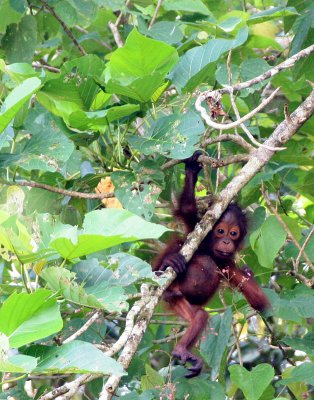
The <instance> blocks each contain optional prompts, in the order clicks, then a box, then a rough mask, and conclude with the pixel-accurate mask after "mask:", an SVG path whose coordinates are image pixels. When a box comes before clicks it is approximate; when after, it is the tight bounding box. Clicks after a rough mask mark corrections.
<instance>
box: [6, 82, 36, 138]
mask: <svg viewBox="0 0 314 400" xmlns="http://www.w3.org/2000/svg"><path fill="white" fill-rule="evenodd" d="M40 85H41V81H40V79H38V78H36V77H33V78H28V79H26V80H25V81H24V82H23V83H22V84H20V85H19V86H17V87H16V88H14V89H13V90H12V92H11V93H10V94H9V95H8V97H7V98H6V99H5V100H4V102H3V104H2V107H1V111H2V113H1V115H0V133H1V132H2V131H3V130H4V129H5V128H6V127H7V126H8V125H9V123H10V121H11V120H12V118H14V117H15V115H16V114H17V113H18V111H19V110H20V109H21V108H22V107H23V105H24V104H25V103H26V102H27V101H28V100H29V99H30V98H31V97H32V95H33V94H34V93H35V92H37V90H38V89H39V87H40Z"/></svg>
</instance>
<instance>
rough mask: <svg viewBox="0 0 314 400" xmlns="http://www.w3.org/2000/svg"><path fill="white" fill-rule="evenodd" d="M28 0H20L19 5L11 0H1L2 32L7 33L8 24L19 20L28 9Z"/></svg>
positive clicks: (0, 26)
mask: <svg viewBox="0 0 314 400" xmlns="http://www.w3.org/2000/svg"><path fill="white" fill-rule="evenodd" d="M26 7H27V2H26V0H20V1H19V6H18V7H16V6H15V5H14V4H12V1H11V0H1V2H0V15H1V18H0V33H5V31H6V28H7V26H8V25H10V24H13V23H17V22H19V21H20V20H21V19H22V17H23V14H24V12H25V10H26Z"/></svg>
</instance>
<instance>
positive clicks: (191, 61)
mask: <svg viewBox="0 0 314 400" xmlns="http://www.w3.org/2000/svg"><path fill="white" fill-rule="evenodd" d="M247 37H248V28H247V27H246V26H244V27H243V28H241V29H240V30H239V32H238V34H237V36H236V38H234V39H211V40H209V41H208V42H207V43H206V44H204V45H203V46H199V47H194V48H193V49H191V50H188V51H187V52H186V53H185V54H184V56H182V57H181V58H180V61H179V63H178V64H177V66H176V67H175V68H174V70H173V72H172V81H173V83H174V84H175V85H176V87H177V88H178V89H180V90H181V89H185V90H189V91H192V90H193V89H194V88H195V87H196V86H197V85H199V84H200V83H202V82H206V80H207V79H208V74H209V73H210V70H209V65H210V64H211V63H213V62H216V61H217V60H218V59H219V57H220V56H221V55H222V54H224V53H226V52H227V51H228V50H230V49H234V48H236V47H238V46H241V45H242V44H243V43H244V42H245V41H246V40H247Z"/></svg>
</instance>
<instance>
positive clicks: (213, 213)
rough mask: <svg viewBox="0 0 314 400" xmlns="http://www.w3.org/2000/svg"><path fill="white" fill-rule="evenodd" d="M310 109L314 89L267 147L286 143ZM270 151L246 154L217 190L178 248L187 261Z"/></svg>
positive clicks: (266, 161) (311, 113)
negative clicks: (217, 194)
mask: <svg viewBox="0 0 314 400" xmlns="http://www.w3.org/2000/svg"><path fill="white" fill-rule="evenodd" d="M313 113H314V91H312V93H311V94H310V95H309V97H307V99H306V100H305V101H304V102H303V103H302V104H301V105H300V106H299V107H298V108H297V109H296V110H295V111H294V112H293V113H292V114H291V121H290V122H289V123H288V122H287V121H286V120H285V121H283V122H282V123H281V124H279V125H278V127H277V128H276V129H275V131H274V132H273V134H272V135H271V136H270V137H269V138H268V139H267V140H266V141H265V144H266V145H267V146H271V147H279V146H281V145H282V144H284V143H286V142H287V141H288V140H289V139H290V138H291V137H292V136H293V135H294V134H295V133H296V132H297V131H298V129H299V128H300V127H301V126H302V125H303V124H304V123H305V122H306V121H307V120H308V119H309V118H310V117H311V116H312V115H313ZM274 153H275V152H274V151H271V150H269V149H267V148H264V147H259V148H258V149H256V150H255V152H254V153H252V154H251V155H250V160H249V161H248V162H247V164H245V166H244V167H243V168H242V170H241V171H240V173H239V174H238V175H237V176H235V177H234V178H233V180H232V181H231V182H230V183H229V184H228V185H227V186H226V187H225V189H223V190H222V191H221V193H220V198H219V199H218V200H217V201H214V202H213V204H212V205H211V206H210V208H209V209H208V211H207V212H206V213H205V215H204V217H203V218H202V220H201V221H200V222H199V223H198V224H197V225H196V227H195V229H194V231H193V232H192V233H191V234H190V235H189V236H188V238H187V240H186V242H185V244H184V246H183V247H182V249H181V253H182V255H183V256H184V257H185V259H186V260H187V261H188V260H190V258H191V257H192V255H193V254H194V252H195V251H196V250H197V248H198V246H199V244H200V243H201V241H202V240H203V239H204V237H205V236H206V235H207V233H208V232H209V231H210V230H211V229H212V227H213V224H214V222H215V221H217V219H219V217H220V216H221V214H222V213H223V212H224V210H225V209H226V208H227V206H228V204H229V203H230V202H231V200H232V199H233V198H234V197H236V195H237V194H238V193H239V192H240V191H241V189H242V188H243V187H244V186H245V185H246V184H247V183H248V182H249V181H250V179H252V178H253V177H254V176H255V175H256V174H257V173H258V172H259V171H260V170H261V168H262V167H263V166H264V165H266V164H267V163H268V161H269V160H270V159H271V157H272V156H273V154H274Z"/></svg>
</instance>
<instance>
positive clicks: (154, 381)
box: [141, 364, 165, 390]
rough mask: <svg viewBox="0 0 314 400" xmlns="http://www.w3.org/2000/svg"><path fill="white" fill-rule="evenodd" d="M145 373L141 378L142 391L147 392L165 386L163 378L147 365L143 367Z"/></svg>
mask: <svg viewBox="0 0 314 400" xmlns="http://www.w3.org/2000/svg"><path fill="white" fill-rule="evenodd" d="M145 372H146V375H143V376H142V377H141V389H142V390H149V389H153V388H155V387H158V386H159V387H162V386H163V385H164V384H165V382H164V379H163V377H162V376H161V375H159V374H158V372H157V371H155V370H154V369H153V368H152V367H150V366H149V365H147V364H146V365H145Z"/></svg>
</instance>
